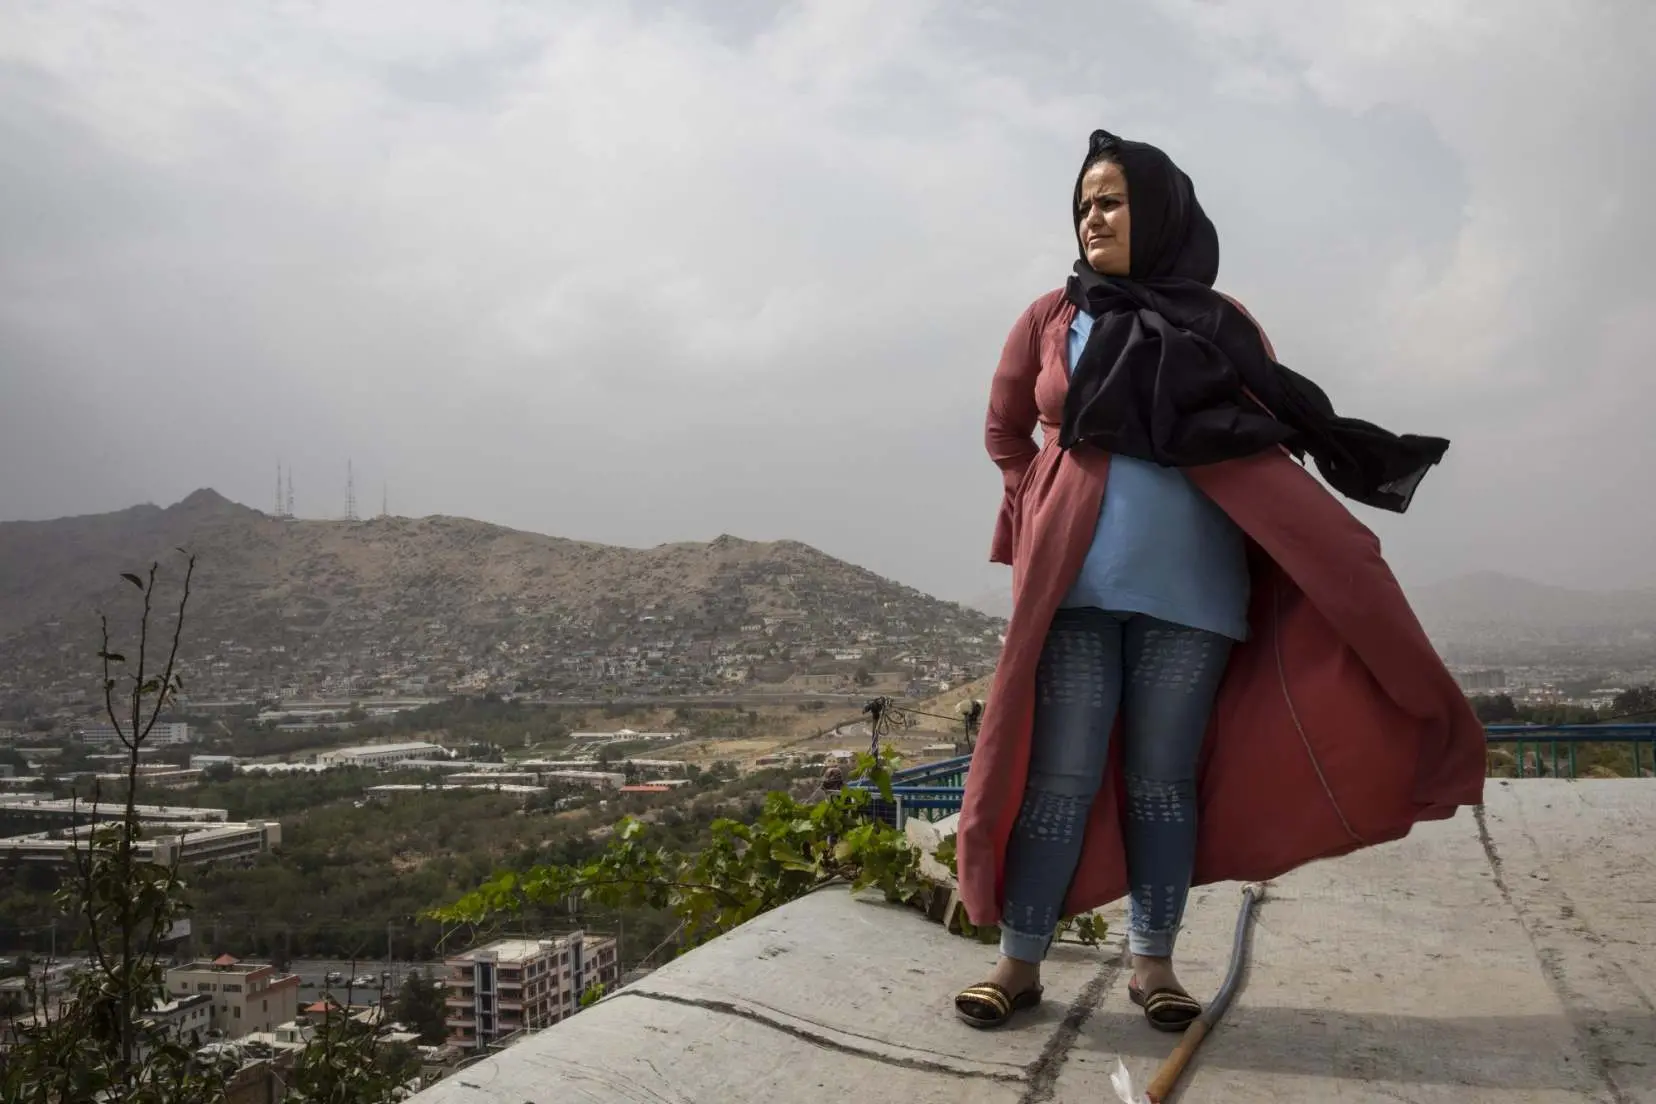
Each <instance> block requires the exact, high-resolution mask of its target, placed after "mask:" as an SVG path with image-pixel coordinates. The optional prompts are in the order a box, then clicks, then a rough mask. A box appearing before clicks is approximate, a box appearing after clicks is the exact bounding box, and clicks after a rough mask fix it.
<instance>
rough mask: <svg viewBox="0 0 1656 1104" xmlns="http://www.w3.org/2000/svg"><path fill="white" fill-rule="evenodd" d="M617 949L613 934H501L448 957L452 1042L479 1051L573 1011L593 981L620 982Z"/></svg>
mask: <svg viewBox="0 0 1656 1104" xmlns="http://www.w3.org/2000/svg"><path fill="white" fill-rule="evenodd" d="M616 951H617V949H616V942H615V939H614V938H613V937H611V936H605V935H594V934H591V933H589V932H581V931H577V932H572V933H570V934H568V935H563V936H558V937H556V938H552V939H502V940H499V941H498V942H495V943H491V944H489V945H488V946H486V947H479V948H478V949H476V950H472V951H467V952H466V953H465V954H461V955H455V956H454V957H452V958H448V959H445V960H444V965H445V966H446V967H447V971H448V974H447V982H448V986H447V989H446V990H445V992H446V993H447V996H446V997H445V999H444V1004H445V1005H446V1006H447V1012H448V1015H447V1024H448V1036H449V1042H450V1043H452V1044H454V1045H456V1046H459V1047H464V1048H466V1049H468V1050H481V1049H483V1048H484V1047H486V1046H488V1045H489V1044H490V1043H492V1042H496V1041H497V1040H500V1039H502V1038H505V1037H506V1036H508V1035H512V1034H514V1033H516V1032H518V1031H534V1030H538V1029H539V1028H543V1027H550V1026H551V1025H552V1024H555V1023H557V1022H558V1021H560V1020H562V1019H564V1018H566V1017H568V1016H571V1015H574V1014H575V1012H576V1011H578V1010H579V1008H580V1000H581V994H582V993H584V992H585V991H586V990H587V987H588V986H590V985H591V984H593V983H594V982H597V983H601V984H603V985H606V986H612V985H614V984H615V981H616V977H617V960H616Z"/></svg>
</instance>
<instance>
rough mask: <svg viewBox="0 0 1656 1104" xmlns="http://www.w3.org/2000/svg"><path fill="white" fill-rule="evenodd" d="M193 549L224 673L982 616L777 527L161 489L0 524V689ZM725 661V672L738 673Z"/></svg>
mask: <svg viewBox="0 0 1656 1104" xmlns="http://www.w3.org/2000/svg"><path fill="white" fill-rule="evenodd" d="M178 548H187V549H188V550H189V551H190V552H192V553H194V554H196V555H197V557H198V561H199V562H198V568H197V579H196V583H197V585H196V594H195V596H194V597H193V598H192V600H191V603H190V609H191V617H190V619H189V622H188V625H187V634H186V645H187V647H186V653H187V654H188V655H189V656H191V657H192V668H193V669H194V673H195V674H196V675H197V677H198V681H199V680H200V679H201V678H206V679H208V680H209V681H210V682H212V683H214V684H218V685H222V686H223V687H224V688H225V689H227V690H228V689H233V688H236V687H239V686H243V685H248V686H256V687H259V688H266V687H269V686H271V685H273V684H277V683H296V682H304V683H306V684H309V685H317V684H321V683H327V682H329V681H330V680H332V681H335V682H337V681H338V680H340V679H347V678H348V679H354V680H358V682H359V683H360V681H361V680H364V679H367V680H377V681H378V682H379V683H381V684H385V685H388V684H389V683H391V682H398V683H400V684H402V685H403V687H404V688H405V689H406V688H408V685H409V684H413V685H418V684H420V681H421V680H422V679H428V678H429V679H433V680H435V681H437V682H439V683H442V682H445V681H447V680H453V679H465V678H467V677H474V678H477V679H481V680H483V681H486V682H490V683H491V684H492V685H498V684H499V683H500V681H501V680H506V679H511V680H514V681H516V682H522V683H527V684H530V685H532V686H534V687H541V686H552V685H558V684H568V685H570V686H574V685H576V684H579V683H580V682H581V681H582V680H583V679H585V680H588V681H591V680H593V679H597V680H600V681H607V682H609V683H612V684H620V685H623V686H627V687H630V688H631V689H635V690H636V689H641V688H642V689H651V688H654V689H659V690H663V691H666V692H671V691H673V690H675V689H680V690H683V689H690V688H691V685H690V684H691V683H700V682H704V681H709V680H710V681H711V682H713V683H718V684H729V683H731V682H738V681H740V680H741V678H742V677H744V676H743V675H742V674H741V672H742V670H744V669H745V668H748V667H759V668H764V669H766V670H768V671H770V672H771V673H772V674H776V675H781V676H783V677H786V675H788V674H789V673H793V674H798V673H802V672H807V671H809V670H810V669H812V668H813V667H821V666H823V665H824V664H826V663H830V662H832V661H836V659H837V661H839V662H853V661H854V660H855V659H858V658H862V659H865V660H867V661H878V662H885V663H892V662H897V661H899V660H901V661H902V662H903V663H904V664H906V665H908V666H911V667H913V668H914V669H915V670H916V673H917V674H921V673H923V674H925V675H927V676H928V677H929V676H930V673H931V671H932V670H934V669H937V668H942V667H949V666H953V665H960V664H968V665H969V664H980V663H982V662H984V661H986V660H992V659H993V651H994V646H995V642H996V635H997V633H998V631H999V628H1000V624H999V622H997V621H996V620H995V619H993V618H990V617H986V616H984V615H982V614H980V613H977V612H975V611H969V610H966V609H964V608H962V607H960V606H958V605H955V604H952V603H945V602H941V601H938V600H936V599H933V598H930V597H928V596H926V595H924V594H921V593H920V592H918V591H916V590H914V589H912V588H910V587H905V586H902V585H899V584H897V583H894V582H891V581H889V580H887V579H883V578H880V577H879V576H877V575H874V574H872V573H871V572H868V571H865V570H863V569H861V568H858V567H855V566H853V565H851V564H848V563H845V562H843V561H840V560H836V559H834V558H832V557H830V556H827V555H825V554H823V553H821V552H818V551H816V550H815V549H812V548H810V547H807V546H806V545H803V544H798V543H795V542H790V541H779V542H775V543H755V542H751V541H744V540H739V539H737V538H734V537H728V536H726V537H720V538H718V539H717V540H714V541H712V542H709V543H706V544H688V543H686V544H669V545H662V546H660V547H657V548H650V549H632V548H617V547H610V546H606V545H600V544H591V543H585V542H580V541H571V540H562V539H559V538H556V537H547V536H541V535H538V534H534V533H524V532H519V531H515V530H511V529H505V528H502V527H500V526H495V525H488V524H484V523H482V522H477V521H470V520H466V519H462V518H450V517H430V518H419V519H411V518H378V519H374V520H365V521H360V522H344V521H296V520H288V519H280V518H275V517H270V516H268V515H266V514H263V513H261V512H259V511H257V510H252V509H249V508H247V507H244V506H240V505H237V504H235V503H233V502H230V501H228V500H226V499H225V498H223V497H222V496H220V495H218V494H217V493H215V492H213V491H210V490H202V491H197V492H196V493H195V494H192V495H191V496H190V497H188V498H186V499H185V500H184V501H182V502H180V503H178V504H176V505H174V506H172V507H169V508H166V509H161V508H158V507H155V506H139V507H134V508H132V509H128V510H123V511H120V512H118V513H112V514H103V515H96V516H90V517H76V518H64V519H60V520H56V521H47V522H8V523H3V524H0V689H3V687H4V684H7V683H10V684H11V686H12V688H13V690H14V691H15V690H17V689H19V688H24V689H35V688H39V687H41V686H43V685H45V684H47V683H54V682H57V681H58V680H60V679H65V678H71V679H72V678H80V677H83V676H84V674H85V672H86V669H87V662H86V661H87V657H88V656H89V655H90V654H91V653H93V652H95V651H96V646H95V644H96V641H95V635H94V634H95V624H96V621H95V612H94V611H95V610H97V609H99V608H108V609H110V610H111V612H112V613H113V612H115V611H118V610H119V611H122V612H125V613H130V607H131V606H132V603H133V599H134V597H135V596H136V594H137V592H136V591H134V590H133V589H132V588H131V587H130V585H129V584H127V583H124V582H122V581H121V580H120V573H121V572H123V571H134V570H141V569H142V568H143V567H144V566H145V565H147V564H149V563H150V562H151V561H153V560H157V559H159V560H160V561H161V563H162V565H163V571H164V573H165V574H166V575H167V576H168V577H171V578H176V577H177V575H178V574H179V568H180V567H181V562H180V561H181V557H180V556H179V555H178V553H177V552H176V551H175V550H176V549H178ZM733 672H735V673H733Z"/></svg>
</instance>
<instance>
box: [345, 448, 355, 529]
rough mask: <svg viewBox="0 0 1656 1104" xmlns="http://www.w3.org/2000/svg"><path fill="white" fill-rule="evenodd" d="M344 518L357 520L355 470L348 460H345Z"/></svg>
mask: <svg viewBox="0 0 1656 1104" xmlns="http://www.w3.org/2000/svg"><path fill="white" fill-rule="evenodd" d="M345 520H346V521H356V520H357V508H356V472H355V470H353V469H352V467H351V462H350V461H349V460H347V461H345Z"/></svg>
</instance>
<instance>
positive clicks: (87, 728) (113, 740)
mask: <svg viewBox="0 0 1656 1104" xmlns="http://www.w3.org/2000/svg"><path fill="white" fill-rule="evenodd" d="M124 727H126V726H123V728H124ZM128 735H131V733H130V732H129V733H128ZM191 738H192V737H191V734H190V726H189V725H188V724H185V723H184V722H183V721H159V722H157V723H156V725H155V727H154V728H152V729H150V730H149V735H147V736H145V737H144V746H145V747H147V748H153V747H166V746H169V745H174V744H187V743H189V742H190V740H191ZM76 739H78V740H80V742H81V743H83V744H85V745H86V746H88V747H119V746H120V745H121V735H120V733H119V732H117V731H116V729H115V726H114V725H107V724H94V725H82V726H81V727H80V728H79V729H77V730H76Z"/></svg>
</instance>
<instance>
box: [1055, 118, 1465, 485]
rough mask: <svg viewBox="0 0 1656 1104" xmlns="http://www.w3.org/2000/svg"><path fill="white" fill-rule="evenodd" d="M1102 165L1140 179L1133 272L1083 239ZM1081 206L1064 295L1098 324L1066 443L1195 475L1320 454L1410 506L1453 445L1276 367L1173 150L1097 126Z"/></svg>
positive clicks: (1077, 374)
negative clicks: (1261, 456) (1226, 280)
mask: <svg viewBox="0 0 1656 1104" xmlns="http://www.w3.org/2000/svg"><path fill="white" fill-rule="evenodd" d="M1100 160H1111V161H1115V162H1118V163H1119V164H1120V165H1121V169H1122V175H1124V176H1125V177H1126V178H1127V202H1128V207H1129V210H1130V211H1131V212H1132V230H1131V234H1130V241H1129V245H1130V247H1131V261H1130V266H1129V267H1130V272H1131V274H1130V275H1128V276H1104V275H1100V274H1099V273H1097V272H1095V271H1093V268H1092V266H1091V265H1089V264H1088V263H1087V258H1086V252H1085V250H1084V248H1083V247H1082V244H1081V234H1080V228H1081V217H1082V207H1081V177H1082V176H1084V175H1085V173H1086V170H1087V168H1088V167H1089V166H1090V165H1092V164H1093V163H1095V162H1097V161H1100ZM1071 210H1072V213H1073V218H1074V222H1075V229H1076V248H1077V250H1078V251H1079V252H1080V253H1081V257H1080V260H1078V261H1076V263H1075V273H1074V275H1073V276H1071V277H1070V279H1069V282H1068V285H1067V287H1066V288H1065V293H1066V296H1067V297H1068V299H1069V301H1070V302H1071V303H1074V304H1075V305H1076V307H1078V308H1079V309H1082V310H1085V311H1087V312H1088V313H1089V314H1092V315H1093V316H1095V319H1096V321H1095V322H1094V324H1093V329H1092V335H1091V336H1090V337H1088V339H1087V344H1086V346H1085V347H1084V348H1083V349H1082V350H1081V355H1080V357H1079V358H1078V359H1077V361H1076V364H1075V371H1074V373H1073V374H1072V376H1071V378H1070V388H1069V397H1068V399H1067V400H1066V401H1065V403H1064V415H1063V420H1062V422H1061V424H1060V426H1059V434H1058V443H1059V445H1060V446H1061V447H1063V448H1066V449H1068V448H1073V447H1074V446H1075V445H1077V444H1081V443H1083V442H1084V443H1087V444H1092V445H1096V446H1098V447H1099V448H1102V449H1106V450H1108V451H1110V452H1113V453H1118V454H1120V455H1124V456H1133V457H1137V458H1139V459H1141V460H1151V461H1154V462H1155V463H1158V464H1161V465H1163V466H1164V467H1192V466H1195V465H1199V464H1214V463H1218V462H1219V461H1222V460H1234V459H1236V458H1238V457H1242V456H1248V455H1252V454H1253V453H1256V452H1260V451H1262V450H1264V449H1267V448H1270V447H1272V446H1274V445H1279V444H1280V445H1285V446H1287V447H1288V448H1289V449H1290V450H1291V451H1293V452H1294V454H1295V455H1297V456H1301V457H1303V456H1304V455H1305V454H1306V453H1309V454H1310V455H1311V458H1312V459H1313V460H1314V461H1316V464H1317V470H1318V471H1320V472H1322V475H1323V478H1324V479H1326V480H1328V483H1329V485H1330V486H1332V487H1333V488H1334V489H1335V490H1337V491H1339V492H1340V493H1341V494H1343V495H1345V496H1346V497H1348V498H1351V499H1354V500H1356V501H1358V502H1363V503H1366V504H1368V505H1370V506H1376V507H1379V508H1380V509H1383V510H1392V511H1395V512H1397V513H1402V512H1403V511H1405V510H1407V509H1408V507H1409V501H1410V499H1412V498H1413V497H1414V491H1415V488H1416V487H1417V486H1418V485H1419V483H1420V481H1421V479H1423V478H1424V477H1425V475H1426V472H1427V471H1428V470H1429V469H1430V468H1431V467H1432V465H1434V464H1436V463H1437V462H1438V461H1439V460H1441V459H1442V458H1443V454H1444V452H1445V450H1447V449H1448V447H1449V442H1448V441H1447V440H1445V439H1443V438H1441V437H1416V436H1414V435H1412V434H1411V435H1405V436H1401V437H1399V436H1397V435H1396V434H1393V433H1389V432H1387V431H1386V430H1384V429H1382V428H1380V427H1379V426H1377V425H1373V424H1371V423H1369V422H1364V421H1359V420H1357V419H1355V418H1342V417H1340V416H1339V415H1337V414H1335V413H1334V407H1333V406H1332V405H1331V404H1330V403H1329V401H1328V396H1327V395H1325V394H1324V393H1323V391H1322V389H1321V388H1319V387H1318V386H1317V385H1316V384H1315V383H1312V382H1311V381H1310V380H1308V379H1306V378H1305V377H1304V376H1301V375H1299V374H1297V373H1295V372H1291V371H1289V370H1288V369H1287V368H1284V367H1283V366H1282V365H1280V364H1278V363H1276V362H1275V361H1274V360H1272V359H1271V357H1270V356H1269V355H1268V354H1267V353H1266V351H1265V343H1264V340H1263V339H1262V338H1261V336H1260V333H1259V330H1258V328H1257V327H1256V326H1255V325H1254V323H1253V321H1252V320H1251V319H1249V318H1248V316H1247V315H1246V314H1244V313H1243V312H1242V311H1241V310H1240V309H1238V308H1237V307H1236V305H1235V304H1233V303H1231V302H1230V300H1228V299H1226V298H1225V297H1224V296H1222V295H1220V294H1219V293H1218V292H1216V291H1214V290H1213V282H1214V280H1215V279H1217V278H1218V275H1219V235H1218V232H1217V231H1216V230H1214V228H1213V223H1212V222H1211V221H1210V220H1209V219H1208V217H1207V215H1206V214H1205V213H1204V212H1203V211H1202V205H1201V204H1200V203H1198V202H1197V201H1196V190H1195V188H1194V187H1192V186H1191V183H1190V178H1189V177H1188V176H1186V175H1185V174H1184V173H1183V172H1181V171H1180V170H1179V167H1178V166H1177V165H1175V164H1174V163H1173V161H1172V159H1171V158H1170V157H1168V156H1167V154H1165V153H1163V152H1162V151H1161V150H1159V149H1157V148H1156V147H1155V146H1151V145H1146V144H1145V143H1143V142H1129V141H1125V140H1123V139H1120V138H1117V137H1116V136H1115V135H1113V134H1110V133H1109V132H1107V131H1103V130H1095V131H1093V134H1092V138H1091V141H1090V142H1089V145H1088V149H1087V157H1086V159H1085V160H1084V161H1083V162H1082V168H1081V173H1080V174H1078V175H1077V176H1076V180H1075V196H1074V202H1073V204H1072V206H1071ZM1244 389H1245V390H1244ZM1248 392H1252V395H1253V398H1252V399H1250V398H1249V396H1248V394H1247V393H1248ZM1255 399H1257V401H1254V400H1255ZM1260 404H1263V407H1264V408H1263V409H1262V408H1261V405H1260ZM1272 414H1274V415H1275V417H1272Z"/></svg>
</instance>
